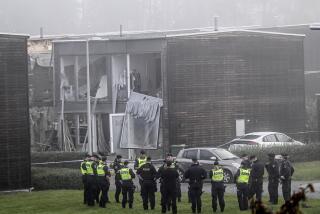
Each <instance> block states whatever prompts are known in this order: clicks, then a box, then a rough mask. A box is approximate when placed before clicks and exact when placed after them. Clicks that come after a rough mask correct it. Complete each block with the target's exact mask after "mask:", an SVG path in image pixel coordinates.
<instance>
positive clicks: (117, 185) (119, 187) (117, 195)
mask: <svg viewBox="0 0 320 214" xmlns="http://www.w3.org/2000/svg"><path fill="white" fill-rule="evenodd" d="M115 186H116V191H115V193H114V198H115V200H116V202H117V203H119V202H120V199H119V196H120V193H121V181H120V180H119V179H117V178H116V179H115Z"/></svg>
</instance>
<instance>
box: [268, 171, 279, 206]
mask: <svg viewBox="0 0 320 214" xmlns="http://www.w3.org/2000/svg"><path fill="white" fill-rule="evenodd" d="M268 180H269V182H268V192H269V202H270V203H272V204H278V187H279V179H278V178H272V177H269V179H268Z"/></svg>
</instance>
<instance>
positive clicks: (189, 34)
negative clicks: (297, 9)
mask: <svg viewBox="0 0 320 214" xmlns="http://www.w3.org/2000/svg"><path fill="white" fill-rule="evenodd" d="M230 32H248V33H259V34H270V35H281V36H295V37H305V36H306V35H305V34H293V33H279V32H273V31H260V30H245V29H230V30H223V31H205V32H197V33H185V34H174V35H168V36H166V37H167V38H171V37H183V36H197V35H210V34H222V33H230Z"/></svg>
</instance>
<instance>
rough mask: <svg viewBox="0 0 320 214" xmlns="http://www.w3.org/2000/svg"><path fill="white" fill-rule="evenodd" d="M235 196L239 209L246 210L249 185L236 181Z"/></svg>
mask: <svg viewBox="0 0 320 214" xmlns="http://www.w3.org/2000/svg"><path fill="white" fill-rule="evenodd" d="M237 197H238V203H239V208H240V210H248V208H249V201H248V197H249V187H248V184H245V183H238V184H237Z"/></svg>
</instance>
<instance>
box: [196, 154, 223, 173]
mask: <svg viewBox="0 0 320 214" xmlns="http://www.w3.org/2000/svg"><path fill="white" fill-rule="evenodd" d="M212 158H218V157H217V156H216V155H214V154H213V153H212V152H210V151H209V150H205V149H200V158H199V163H200V164H201V165H202V167H203V168H204V169H205V170H206V171H209V170H211V169H212V167H213V163H214V159H212Z"/></svg>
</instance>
